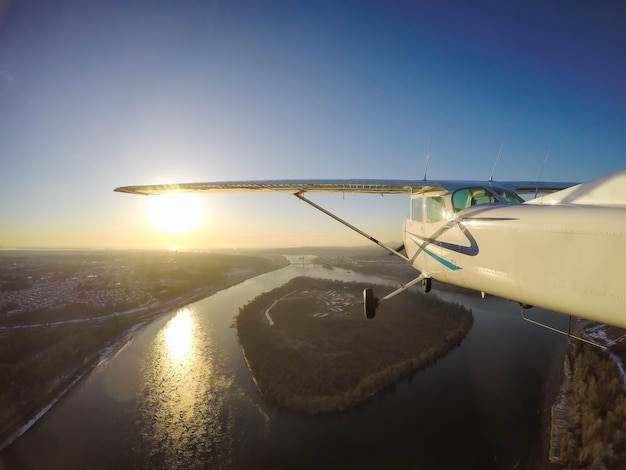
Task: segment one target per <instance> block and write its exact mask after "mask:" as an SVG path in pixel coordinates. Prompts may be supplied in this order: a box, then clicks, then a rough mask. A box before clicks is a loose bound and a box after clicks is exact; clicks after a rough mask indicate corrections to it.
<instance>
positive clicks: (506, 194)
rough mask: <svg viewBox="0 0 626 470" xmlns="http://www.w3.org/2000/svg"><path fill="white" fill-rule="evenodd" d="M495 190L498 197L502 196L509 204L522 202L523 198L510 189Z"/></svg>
mask: <svg viewBox="0 0 626 470" xmlns="http://www.w3.org/2000/svg"><path fill="white" fill-rule="evenodd" d="M496 192H497V194H498V196H499V197H500V198H502V199H503V200H504V201H505V202H508V203H509V204H521V203H523V202H524V200H523V199H522V198H521V197H519V196H518V195H517V194H515V193H513V192H511V191H507V190H506V189H500V190H498V191H496Z"/></svg>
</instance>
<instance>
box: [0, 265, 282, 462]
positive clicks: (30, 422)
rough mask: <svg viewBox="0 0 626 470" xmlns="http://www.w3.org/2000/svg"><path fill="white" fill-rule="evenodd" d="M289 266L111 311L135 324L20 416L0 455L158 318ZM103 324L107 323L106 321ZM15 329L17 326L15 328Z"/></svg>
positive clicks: (89, 320)
mask: <svg viewBox="0 0 626 470" xmlns="http://www.w3.org/2000/svg"><path fill="white" fill-rule="evenodd" d="M288 265H289V262H288V261H285V262H281V263H279V262H275V263H274V266H273V267H272V269H266V270H259V271H255V272H251V273H248V274H247V275H246V274H245V275H240V276H237V277H233V278H230V279H228V280H227V281H224V282H221V283H219V284H216V285H212V286H205V287H200V288H196V289H194V290H193V291H191V292H188V293H187V294H183V295H180V296H178V297H176V298H174V299H171V300H167V301H165V302H163V303H160V304H159V305H154V304H151V305H149V306H145V307H139V308H133V309H129V310H126V311H123V312H113V313H112V314H110V315H108V316H106V318H116V317H119V316H128V315H137V317H138V318H137V323H135V324H134V325H132V326H130V327H129V328H127V329H126V330H125V331H124V332H123V333H122V334H121V335H120V336H119V337H118V339H117V340H115V341H114V342H113V343H112V344H110V345H108V346H106V347H104V348H102V349H100V350H99V351H98V352H97V354H96V358H95V359H94V360H92V361H91V362H90V363H88V364H86V365H85V366H84V367H83V368H82V369H81V370H80V371H79V372H78V373H77V374H76V376H75V377H74V379H73V380H72V381H70V383H69V385H67V386H66V387H65V388H63V389H62V390H61V391H60V392H59V393H57V394H56V395H54V396H53V398H52V399H48V400H45V403H42V404H41V406H40V407H39V409H38V411H37V412H36V413H34V414H33V415H32V416H23V419H22V420H19V421H20V422H21V423H23V424H21V425H18V426H17V429H16V430H15V431H13V432H10V433H8V437H6V438H5V439H4V440H2V441H0V452H2V451H3V450H4V449H6V448H7V447H9V446H10V445H11V444H12V443H13V442H15V441H16V440H17V439H19V438H20V437H21V436H22V435H24V433H26V432H27V431H28V430H29V429H30V428H32V427H33V426H34V425H35V424H36V423H37V422H38V421H39V420H40V419H41V418H43V417H44V416H45V415H46V413H48V412H49V411H50V410H51V409H52V408H53V407H54V406H55V405H56V404H57V403H58V402H59V401H61V400H62V399H63V398H64V397H65V396H66V395H67V394H68V392H70V391H71V390H72V389H73V388H74V387H75V386H76V385H78V384H79V383H80V382H81V381H82V380H83V379H85V378H87V377H88V376H89V375H90V374H92V373H93V372H95V371H96V370H97V369H98V368H99V367H100V366H104V365H106V363H107V362H108V361H110V360H111V359H113V358H114V357H115V356H116V355H117V354H119V353H120V352H121V351H122V350H123V349H124V348H125V347H126V346H127V345H128V344H130V342H131V341H132V340H133V339H134V338H135V336H136V335H137V334H138V333H140V332H141V331H142V330H143V329H144V328H145V327H146V326H148V325H149V324H150V323H152V322H153V321H155V320H157V319H159V318H161V317H162V316H163V315H165V314H167V313H170V312H172V311H174V310H178V309H181V308H183V307H185V306H186V305H189V304H192V303H195V302H199V301H200V300H203V299H205V298H207V297H211V296H212V295H214V294H216V293H218V292H220V291H222V290H224V289H228V288H230V287H232V286H234V285H237V284H240V283H242V282H244V281H247V280H248V279H252V278H254V277H257V276H260V275H263V274H266V273H268V272H272V271H277V270H279V269H282V268H284V267H286V266H288ZM92 321H102V319H88V320H85V322H86V323H89V322H92ZM104 321H106V319H105V320H104ZM46 326H47V325H46ZM16 328H20V327H19V326H16Z"/></svg>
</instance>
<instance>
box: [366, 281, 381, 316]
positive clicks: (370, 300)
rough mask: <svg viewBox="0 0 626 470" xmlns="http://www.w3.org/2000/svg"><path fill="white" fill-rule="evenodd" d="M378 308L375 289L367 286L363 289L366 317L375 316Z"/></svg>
mask: <svg viewBox="0 0 626 470" xmlns="http://www.w3.org/2000/svg"><path fill="white" fill-rule="evenodd" d="M377 308H378V298H376V297H374V291H373V290H372V289H371V288H369V287H368V288H367V289H365V290H364V291H363V311H364V313H365V318H374V317H375V316H376V309H377Z"/></svg>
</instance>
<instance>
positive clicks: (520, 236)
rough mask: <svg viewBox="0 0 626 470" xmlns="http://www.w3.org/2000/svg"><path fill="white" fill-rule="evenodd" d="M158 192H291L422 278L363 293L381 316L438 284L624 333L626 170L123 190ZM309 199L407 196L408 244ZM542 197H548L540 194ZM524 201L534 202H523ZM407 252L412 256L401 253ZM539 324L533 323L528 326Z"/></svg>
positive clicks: (368, 312) (370, 312) (370, 311)
mask: <svg viewBox="0 0 626 470" xmlns="http://www.w3.org/2000/svg"><path fill="white" fill-rule="evenodd" d="M115 191H117V192H123V193H131V194H143V195H156V194H165V193H173V192H180V193H190V192H191V193H197V192H228V191H231V192H233V191H237V192H279V193H289V194H292V195H294V196H295V197H297V198H298V199H300V200H302V201H304V202H306V203H307V204H309V205H311V206H313V207H314V208H316V209H318V210H320V211H322V212H323V213H325V214H326V215H328V216H330V217H332V218H333V219H335V220H337V221H338V222H340V223H342V224H344V225H345V226H347V227H348V228H350V229H352V230H354V231H355V232H357V233H358V234H360V235H362V236H364V237H365V238H367V239H369V240H370V241H372V242H374V243H376V244H377V245H379V246H381V247H382V248H384V249H385V250H387V251H389V252H390V253H392V254H394V255H395V256H398V257H400V258H402V259H403V260H404V261H406V262H407V263H410V264H411V265H412V266H413V267H414V268H415V269H416V270H418V271H419V272H420V274H419V276H417V277H416V278H415V279H414V280H412V281H411V282H409V283H407V284H405V285H403V286H401V287H400V288H399V289H397V290H395V291H393V292H391V293H390V294H388V295H386V296H385V297H383V298H381V299H379V298H377V297H375V296H374V293H373V291H372V289H369V288H368V289H365V291H364V293H363V303H364V312H365V316H366V317H367V318H373V317H374V316H375V314H376V311H377V309H378V308H379V305H380V302H381V301H385V300H387V299H389V298H391V297H393V296H395V295H397V294H399V293H400V292H402V291H404V290H406V289H408V288H409V287H411V286H414V285H416V284H418V283H421V285H422V287H423V290H424V291H425V292H429V291H430V290H431V282H432V279H436V280H438V281H441V282H444V283H449V284H453V285H455V286H460V287H464V288H468V289H472V290H475V291H478V292H480V293H481V294H482V295H483V296H484V295H485V294H490V295H494V296H498V297H502V298H505V299H509V300H512V301H515V302H518V303H519V304H520V305H521V306H522V307H523V308H529V307H531V306H538V307H542V308H545V309H549V310H553V311H556V312H560V313H564V314H567V315H569V316H570V327H568V331H567V333H565V332H564V331H561V330H556V329H554V328H552V327H549V326H547V325H541V326H546V327H548V328H550V329H552V330H554V331H558V332H559V333H563V334H567V335H571V331H570V330H571V317H572V316H576V317H581V318H585V319H588V320H592V321H596V322H600V323H608V324H611V325H615V326H618V327H622V328H626V284H625V281H626V170H622V171H619V172H616V173H613V174H611V175H608V176H605V177H602V178H599V179H596V180H593V181H590V182H587V183H583V184H576V183H548V182H500V183H496V182H494V181H491V180H490V181H487V182H478V181H430V180H426V179H424V180H423V181H419V180H266V181H230V182H210V183H184V184H171V185H169V184H168V185H149V186H124V187H119V188H116V189H115ZM305 193H365V194H382V195H389V194H407V195H409V197H410V211H409V216H408V218H407V219H406V220H405V222H404V229H403V232H404V236H403V239H404V245H403V247H400V248H398V249H395V248H392V247H390V246H387V245H385V244H383V243H381V242H379V241H378V240H376V239H375V238H374V237H372V236H370V235H368V234H367V233H365V232H363V231H361V230H360V229H358V228H357V227H355V226H353V225H352V224H350V223H349V222H347V221H346V220H343V219H341V218H339V217H338V216H336V215H335V214H333V213H331V212H330V211H328V210H326V209H324V208H323V207H321V206H319V205H317V204H316V203H314V202H313V201H311V200H310V199H308V198H307V197H305ZM538 194H541V196H539V197H537V196H538ZM520 195H526V196H527V197H528V195H530V196H531V197H532V199H530V200H528V201H525V200H524V199H523V198H522V197H521V196H520ZM403 252H404V253H403ZM527 320H529V321H531V322H533V323H537V322H535V321H534V320H530V319H527Z"/></svg>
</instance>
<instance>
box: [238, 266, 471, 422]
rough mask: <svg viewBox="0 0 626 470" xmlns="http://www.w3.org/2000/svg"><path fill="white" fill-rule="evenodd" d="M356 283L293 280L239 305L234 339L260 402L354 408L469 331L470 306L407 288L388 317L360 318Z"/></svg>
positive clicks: (314, 409) (307, 408)
mask: <svg viewBox="0 0 626 470" xmlns="http://www.w3.org/2000/svg"><path fill="white" fill-rule="evenodd" d="M364 287H365V285H363V284H359V283H343V282H339V281H325V280H319V279H311V278H302V277H301V278H296V279H294V280H292V281H290V282H289V283H288V284H286V285H284V286H282V287H280V288H278V289H275V290H274V291H272V292H269V293H266V294H263V295H261V296H260V297H258V298H257V299H255V300H254V301H252V302H251V303H249V304H248V305H246V306H245V307H243V308H242V309H240V314H239V315H238V316H237V321H236V325H237V334H238V337H239V341H240V344H241V348H242V350H243V353H244V357H245V360H246V363H247V365H248V368H249V369H250V372H251V374H252V377H253V380H254V382H255V384H256V385H257V388H258V390H259V392H260V393H261V395H263V396H264V397H265V399H266V400H268V401H269V402H271V403H274V404H275V405H278V406H279V407H282V408H286V409H289V410H293V411H298V412H304V413H308V414H319V413H329V412H334V411H341V410H345V409H347V408H351V407H354V406H356V405H357V404H359V403H361V402H363V401H364V400H366V399H367V398H369V397H371V396H373V395H374V394H376V393H377V392H379V391H381V390H383V389H385V388H386V387H388V386H389V385H390V384H392V383H394V382H395V381H396V380H398V379H399V378H401V377H403V376H406V375H408V374H410V373H412V372H414V371H415V370H417V369H419V368H422V367H425V366H427V365H429V364H431V363H433V362H434V361H436V360H437V359H439V358H440V357H442V356H443V355H445V354H446V353H447V352H448V351H450V350H452V349H454V348H455V347H456V346H457V345H458V344H460V342H461V341H462V340H463V338H464V337H465V335H466V334H467V332H468V331H469V329H470V328H471V325H472V322H473V319H472V314H471V311H468V310H467V309H465V308H464V307H462V306H459V305H456V304H450V303H448V302H444V301H441V300H439V299H438V298H436V297H431V296H425V295H422V294H420V293H415V292H408V293H406V295H403V296H398V297H395V298H394V299H391V300H389V301H388V303H387V304H386V305H385V310H386V311H387V312H389V313H392V314H391V315H379V317H377V318H376V319H375V320H366V319H365V318H364V317H363V313H362V309H363V303H362V291H363V288H364ZM416 310H419V315H415V312H416ZM268 317H269V319H268ZM270 319H271V321H270Z"/></svg>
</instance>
